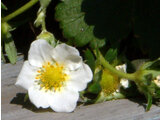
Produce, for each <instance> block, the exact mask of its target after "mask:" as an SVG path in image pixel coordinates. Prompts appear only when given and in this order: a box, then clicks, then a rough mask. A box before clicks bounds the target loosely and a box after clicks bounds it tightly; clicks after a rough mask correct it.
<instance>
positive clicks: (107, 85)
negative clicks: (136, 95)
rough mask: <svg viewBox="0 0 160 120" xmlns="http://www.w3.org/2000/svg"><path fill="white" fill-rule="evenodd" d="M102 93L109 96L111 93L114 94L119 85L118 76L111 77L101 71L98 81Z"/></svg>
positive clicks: (104, 71) (106, 71)
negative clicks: (100, 77)
mask: <svg viewBox="0 0 160 120" xmlns="http://www.w3.org/2000/svg"><path fill="white" fill-rule="evenodd" d="M100 84H101V87H102V91H103V92H104V93H105V94H106V95H109V94H111V93H113V92H115V91H116V90H117V89H118V87H119V84H120V81H119V79H118V76H116V75H113V74H112V73H110V72H109V71H108V70H106V69H105V70H103V74H102V79H101V81H100Z"/></svg>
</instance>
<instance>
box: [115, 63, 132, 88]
mask: <svg viewBox="0 0 160 120" xmlns="http://www.w3.org/2000/svg"><path fill="white" fill-rule="evenodd" d="M116 69H117V70H119V71H121V72H124V73H126V69H127V66H126V64H123V65H118V66H116ZM120 85H121V86H122V87H124V88H128V87H129V80H128V79H125V78H121V79H120Z"/></svg>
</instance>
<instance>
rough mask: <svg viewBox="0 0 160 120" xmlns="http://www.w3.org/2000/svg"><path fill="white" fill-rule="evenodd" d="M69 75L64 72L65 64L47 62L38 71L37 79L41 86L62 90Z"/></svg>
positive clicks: (47, 88) (46, 88)
mask: <svg viewBox="0 0 160 120" xmlns="http://www.w3.org/2000/svg"><path fill="white" fill-rule="evenodd" d="M67 78H68V75H67V74H66V73H64V66H63V65H60V64H58V63H54V64H51V63H50V62H48V63H45V64H44V65H43V66H42V68H41V69H39V70H38V71H37V76H36V81H37V83H38V84H39V85H40V87H41V88H44V89H45V90H46V91H47V90H54V91H60V90H61V88H62V87H63V86H64V85H65V82H66V80H67Z"/></svg>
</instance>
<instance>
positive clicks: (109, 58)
mask: <svg viewBox="0 0 160 120" xmlns="http://www.w3.org/2000/svg"><path fill="white" fill-rule="evenodd" d="M116 57H117V48H115V49H114V48H110V49H109V50H108V51H107V53H106V54H105V59H106V60H107V61H108V62H109V63H111V62H112V61H113V60H114V59H115V58H116Z"/></svg>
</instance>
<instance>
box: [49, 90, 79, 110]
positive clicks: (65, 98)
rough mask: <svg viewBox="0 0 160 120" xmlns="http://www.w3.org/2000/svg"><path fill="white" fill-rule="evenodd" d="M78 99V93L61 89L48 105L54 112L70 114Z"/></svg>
mask: <svg viewBox="0 0 160 120" xmlns="http://www.w3.org/2000/svg"><path fill="white" fill-rule="evenodd" d="M78 98H79V93H78V92H77V91H71V90H68V89H63V90H62V91H60V92H56V93H55V94H54V96H53V97H52V99H50V101H49V104H50V107H51V108H52V109H53V110H54V111H55V112H72V111H73V110H74V109H75V108H76V105H77V101H78Z"/></svg>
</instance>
